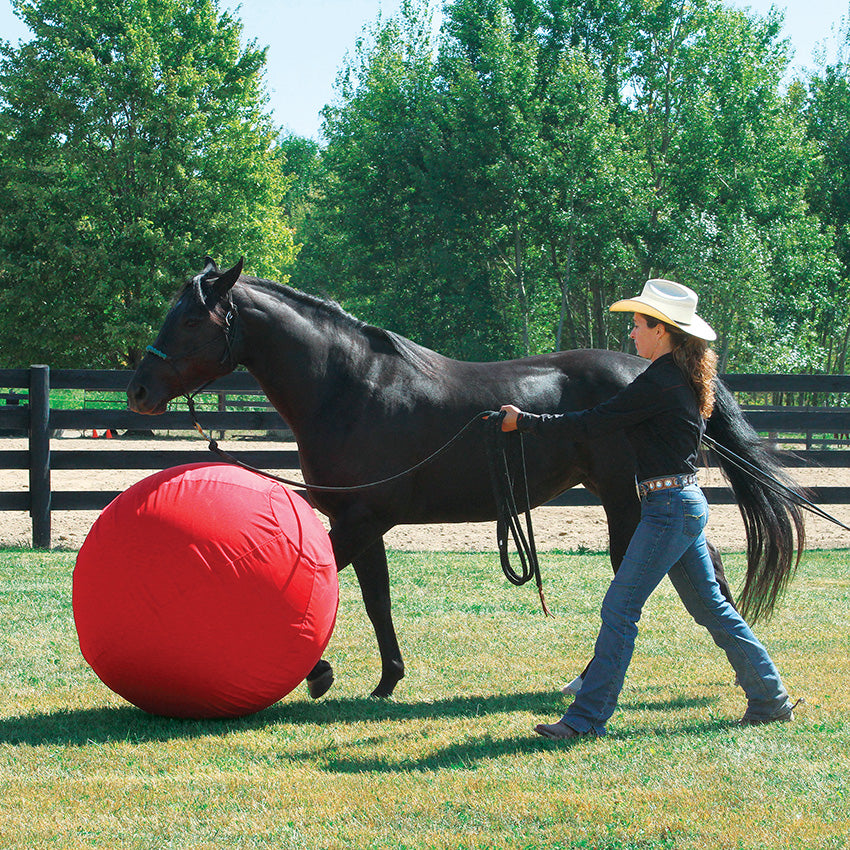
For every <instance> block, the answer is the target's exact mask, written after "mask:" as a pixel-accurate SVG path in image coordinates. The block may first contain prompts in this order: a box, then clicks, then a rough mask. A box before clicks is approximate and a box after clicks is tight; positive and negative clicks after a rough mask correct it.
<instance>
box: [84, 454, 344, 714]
mask: <svg viewBox="0 0 850 850" xmlns="http://www.w3.org/2000/svg"><path fill="white" fill-rule="evenodd" d="M338 601H339V585H338V583H337V570H336V565H335V562H334V557H333V551H332V548H331V543H330V539H329V538H328V534H327V532H326V531H325V529H324V527H323V526H322V524H321V522H320V521H319V519H318V518H317V517H316V515H315V513H314V512H313V510H312V509H311V508H310V506H309V505H308V504H307V503H306V502H305V501H304V500H303V499H302V498H301V497H300V496H298V495H297V494H295V493H293V492H292V491H290V490H288V489H287V488H286V487H284V486H283V485H281V484H279V483H278V482H276V481H272V480H270V479H268V478H263V477H261V476H259V475H256V474H255V473H252V472H248V471H246V470H243V469H240V468H239V467H236V466H230V465H228V464H193V465H190V466H182V467H176V468H174V469H168V470H165V471H164V472H160V473H157V474H155V475H151V476H150V477H148V478H145V479H144V480H143V481H140V482H138V483H137V484H135V485H133V486H132V487H130V488H129V489H128V490H127V491H126V492H124V493H122V494H121V495H120V496H118V498H117V499H115V500H114V501H113V502H112V503H111V504H110V505H108V506H107V507H106V509H105V510H104V511H103V513H102V514H101V515H100V516H99V517H98V519H97V521H96V522H95V524H94V525H93V526H92V529H91V531H90V532H89V534H88V536H87V537H86V540H85V542H84V543H83V546H82V548H81V549H80V552H79V555H78V556H77V563H76V567H75V569H74V587H73V607H74V620H75V623H76V626H77V634H78V636H79V640H80V649H81V651H82V653H83V657H84V658H85V659H86V661H87V662H88V663H89V664H90V665H91V667H92V669H93V670H94V671H95V673H97V675H98V676H99V677H100V679H101V680H102V681H103V682H104V683H105V684H106V685H107V686H108V687H109V688H111V689H112V690H113V691H115V692H116V693H118V694H120V695H121V696H122V697H124V698H125V699H126V700H128V701H129V702H131V703H133V704H134V705H137V706H138V707H139V708H142V709H144V710H145V711H148V712H151V713H152V714H161V715H166V716H169V717H196V718H202V717H235V716H240V715H244V714H250V713H252V712H255V711H259V710H260V709H263V708H266V707H267V706H269V705H271V704H272V703H274V702H277V700H279V699H281V698H282V697H283V696H285V695H286V694H288V693H289V692H290V691H291V690H292V689H293V688H295V687H296V685H298V684H299V682H301V681H302V680H303V679H304V678H305V677H306V675H307V674H308V673H309V672H310V670H311V669H312V668H313V667H314V666H315V664H316V662H317V661H318V660H319V659H320V658H321V654H322V652H323V651H324V649H325V647H326V646H327V644H328V641H329V640H330V636H331V632H332V631H333V627H334V622H335V620H336V612H337V604H338Z"/></svg>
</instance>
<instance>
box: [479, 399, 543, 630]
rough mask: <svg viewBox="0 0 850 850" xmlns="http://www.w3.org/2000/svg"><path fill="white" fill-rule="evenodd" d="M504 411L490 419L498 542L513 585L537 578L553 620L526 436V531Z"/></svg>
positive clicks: (523, 473) (522, 466)
mask: <svg viewBox="0 0 850 850" xmlns="http://www.w3.org/2000/svg"><path fill="white" fill-rule="evenodd" d="M504 418H505V414H504V412H502V411H500V412H498V413H496V412H493V413H491V414H490V415H489V416H488V417H487V421H486V426H487V441H486V445H487V459H488V464H487V466H488V469H489V470H490V482H491V484H492V487H493V499H494V500H495V502H496V542H497V544H498V547H499V560H500V561H501V564H502V572H503V573H504V574H505V578H506V579H507V580H508V581H509V582H510V583H511V584H513V585H516V586H519V585H522V584H526V582H529V581H531V579H534V581H535V584H536V585H537V593H538V595H539V596H540V604H541V606H542V607H543V613H544V614H545V615H546V616H547V617H549V616H551V611H550V610H549V607H548V606H547V605H546V597H545V596H544V594H543V580H542V578H541V577H540V561H539V560H538V558H537V546H536V545H535V543H534V529H533V527H532V524H531V498H530V496H529V492H528V474H527V471H526V465H525V446H524V444H523V437H522V434H519V435H517V436H518V437H519V450H520V473H521V476H522V484H523V489H524V496H525V509H524V510H525V524H526V532H527V534H526V532H523V529H522V523H521V522H520V518H519V509H518V508H517V504H516V499H515V497H514V479H513V476H512V475H511V470H510V464H509V463H508V439H509V438H508V434H506V433H505V432H504V431H502V420H503V419H504ZM508 531H510V534H511V537H513V541H514V546H515V547H516V551H517V555H518V556H519V562H520V569H519V571H517V570H516V569H514V566H513V564H511V558H510V554H509V552H508Z"/></svg>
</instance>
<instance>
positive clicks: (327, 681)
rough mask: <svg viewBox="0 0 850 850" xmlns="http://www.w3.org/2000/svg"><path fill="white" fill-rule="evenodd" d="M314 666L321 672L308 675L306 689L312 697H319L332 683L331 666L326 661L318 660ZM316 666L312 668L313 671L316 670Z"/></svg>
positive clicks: (332, 672)
mask: <svg viewBox="0 0 850 850" xmlns="http://www.w3.org/2000/svg"><path fill="white" fill-rule="evenodd" d="M316 668H320V669H321V672H319V673H317V674H316V675H315V676H313V677H312V678H311V677H309V676H308V677H307V691H308V692H309V694H310V697H311V698H312V699H318V698H319V697H321V696H324V695H325V694H326V693H327V692H328V691H329V690H330V687H331V685H332V684H333V683H334V671H333V667H331V665H330V664H328V663H327V661H320V662H319V663H318V664H317V665H316ZM316 668H314V669H313V672H315V671H316Z"/></svg>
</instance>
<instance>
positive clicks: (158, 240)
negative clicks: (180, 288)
mask: <svg viewBox="0 0 850 850" xmlns="http://www.w3.org/2000/svg"><path fill="white" fill-rule="evenodd" d="M15 9H16V12H17V14H18V15H19V16H20V17H21V18H22V19H23V20H24V21H25V23H26V24H27V25H28V26H29V28H30V30H31V31H32V34H33V37H32V39H31V40H29V41H27V42H25V43H23V44H21V45H20V46H19V47H13V46H12V45H10V44H8V43H2V45H0V175H2V184H3V185H4V186H5V187H6V191H5V192H4V193H3V195H2V198H0V328H2V333H3V339H4V345H3V354H2V359H3V361H4V365H22V364H25V363H27V362H33V361H45V362H49V363H51V364H53V365H72V364H77V365H86V366H117V365H124V364H132V363H133V362H134V361H135V360H136V358H137V357H138V353H139V349H140V348H141V347H142V346H143V345H144V343H145V341H146V340H148V339H149V338H150V335H151V332H152V330H153V328H154V327H156V326H157V325H158V324H159V322H160V319H161V316H162V312H163V309H164V307H165V304H166V303H167V299H168V298H169V296H170V295H171V294H172V292H173V290H174V288H175V281H178V280H179V279H181V278H182V277H184V276H185V274H186V272H187V270H191V269H194V268H196V267H198V264H199V261H200V259H201V258H202V257H203V256H204V254H207V253H209V254H213V255H215V256H216V257H218V258H221V259H223V260H224V261H225V262H226V261H228V258H229V259H237V258H238V256H239V255H241V254H245V255H246V257H247V264H248V266H249V268H251V269H252V270H253V271H255V272H257V273H259V274H264V275H268V276H274V277H278V278H280V277H283V276H284V275H285V273H286V270H287V269H288V267H289V265H290V264H291V262H292V261H293V260H294V256H295V247H294V241H293V236H292V232H291V229H290V227H289V224H288V222H287V220H286V218H285V216H284V215H283V214H282V212H281V206H282V204H281V202H282V199H283V198H284V196H285V193H286V191H287V189H288V184H289V181H288V178H287V177H286V174H285V171H284V166H283V158H282V157H281V156H280V155H278V154H277V152H276V151H275V138H276V131H275V128H274V126H273V125H272V122H271V120H270V118H269V116H268V115H267V114H266V113H265V112H264V107H265V100H266V99H265V94H264V92H263V88H262V77H261V74H262V69H263V65H264V61H265V51H264V50H262V49H259V48H258V47H257V46H256V45H254V44H249V45H248V46H247V47H245V48H242V47H241V46H240V40H239V39H240V33H241V26H240V24H239V23H238V21H236V20H235V19H234V18H232V17H231V16H230V15H229V14H227V13H220V12H219V11H218V7H217V4H216V2H215V0H188V2H185V0H179V1H178V0H122V2H117V0H85V2H84V0H39V2H36V0H16V2H15Z"/></svg>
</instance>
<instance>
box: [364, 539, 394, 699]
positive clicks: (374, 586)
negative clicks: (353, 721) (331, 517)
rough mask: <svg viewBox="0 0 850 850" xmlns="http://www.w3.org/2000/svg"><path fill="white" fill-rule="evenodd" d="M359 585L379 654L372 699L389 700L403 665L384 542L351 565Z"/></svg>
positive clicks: (375, 545) (371, 548) (376, 545)
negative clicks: (396, 630)
mask: <svg viewBox="0 0 850 850" xmlns="http://www.w3.org/2000/svg"><path fill="white" fill-rule="evenodd" d="M352 564H353V566H354V572H355V573H357V580H358V581H359V583H360V592H361V593H362V594H363V602H364V604H365V605H366V613H367V614H368V615H369V619H370V620H371V621H372V626H373V628H374V629H375V637H376V638H377V640H378V651H379V652H380V654H381V681H380V682H378V686H377V687H376V688H375V690H374V691H372V696H373V697H388V696H390V695H391V694H392V692H393V690H394V689H395V686H396V685H397V684H398V682H399V680H400V679H402V678H403V677H404V662H403V661H402V659H401V649H400V648H399V645H398V638H397V637H396V633H395V628H394V627H393V618H392V611H391V603H390V575H389V568H388V566H387V552H386V549H385V548H384V541H383V539H380V540H378V542H377V543H375V544H373V545H372V546H370V547H369V548H368V549H366V550H365V551H364V552H362V553H361V554H360V555H358V556H357V558H355V559H354V561H352Z"/></svg>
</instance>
